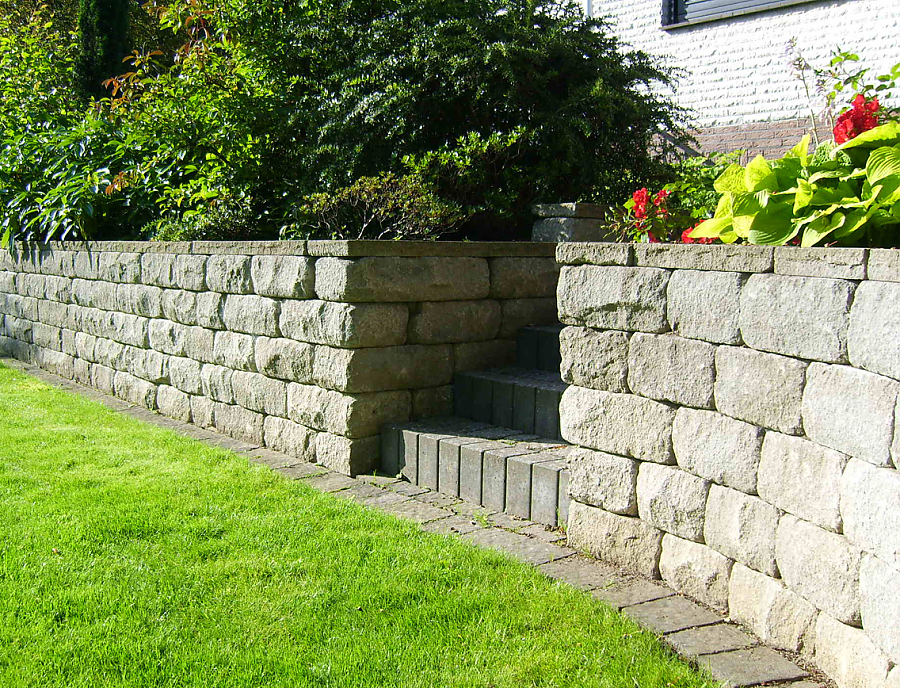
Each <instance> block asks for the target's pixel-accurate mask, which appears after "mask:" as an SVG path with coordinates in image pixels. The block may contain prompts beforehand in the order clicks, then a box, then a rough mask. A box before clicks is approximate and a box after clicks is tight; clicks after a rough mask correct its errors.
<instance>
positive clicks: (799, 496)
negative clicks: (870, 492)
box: [759, 432, 900, 533]
mask: <svg viewBox="0 0 900 688" xmlns="http://www.w3.org/2000/svg"><path fill="white" fill-rule="evenodd" d="M847 460H848V457H847V456H845V455H844V454H841V453H840V452H836V451H834V450H833V449H827V448H825V447H823V446H821V445H819V444H816V443H815V442H810V441H809V440H805V439H802V438H800V437H790V436H788V435H782V434H780V433H777V432H767V433H766V440H765V442H764V443H763V448H762V458H761V460H760V463H759V496H760V497H762V498H763V499H764V500H766V501H767V502H768V503H769V504H772V505H774V506H777V507H778V508H779V509H782V510H783V511H786V512H788V513H789V514H793V515H794V516H798V517H799V518H802V519H804V520H805V521H810V522H811V523H815V524H816V525H818V526H820V527H822V528H825V529H826V530H831V531H834V532H836V533H840V532H841V525H842V521H841V510H840V501H841V475H842V474H843V472H844V467H845V466H846V465H847ZM898 480H900V476H898ZM897 497H898V502H897V503H898V506H900V491H898V493H897ZM898 523H900V522H898Z"/></svg>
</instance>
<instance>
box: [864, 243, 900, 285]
mask: <svg viewBox="0 0 900 688" xmlns="http://www.w3.org/2000/svg"><path fill="white" fill-rule="evenodd" d="M867 263H868V264H867V266H866V267H867V268H868V270H867V273H868V274H867V277H868V278H869V279H870V280H878V281H881V282H900V250H898V249H895V248H872V249H869V260H868V262H867Z"/></svg>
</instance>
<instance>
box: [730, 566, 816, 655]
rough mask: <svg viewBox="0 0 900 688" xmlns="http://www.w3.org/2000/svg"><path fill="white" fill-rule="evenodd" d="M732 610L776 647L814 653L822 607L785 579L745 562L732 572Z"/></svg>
mask: <svg viewBox="0 0 900 688" xmlns="http://www.w3.org/2000/svg"><path fill="white" fill-rule="evenodd" d="M728 612H729V614H730V615H731V618H732V619H733V620H734V621H737V622H738V623H741V624H744V625H745V626H747V627H748V628H749V629H750V630H751V631H753V632H754V633H755V634H756V635H757V636H759V638H760V639H761V640H762V641H763V642H764V643H766V644H767V645H771V646H772V647H776V648H778V649H781V650H790V651H791V652H800V653H803V654H805V655H809V654H812V652H813V648H814V647H815V637H816V617H817V616H818V613H819V612H818V610H817V609H816V608H815V607H814V606H813V605H811V604H810V603H809V602H807V601H806V600H804V599H803V598H802V597H800V596H799V595H797V594H796V593H794V592H791V591H790V590H788V589H787V588H786V587H784V583H782V582H781V581H778V580H775V579H774V578H769V576H766V575H764V574H762V573H759V572H758V571H754V570H753V569H749V568H747V567H746V566H743V565H742V564H735V565H734V567H733V568H732V571H731V583H730V586H729V590H728Z"/></svg>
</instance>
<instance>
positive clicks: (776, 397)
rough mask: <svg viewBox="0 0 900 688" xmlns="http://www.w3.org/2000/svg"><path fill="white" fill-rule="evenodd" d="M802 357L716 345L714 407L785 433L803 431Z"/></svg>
mask: <svg viewBox="0 0 900 688" xmlns="http://www.w3.org/2000/svg"><path fill="white" fill-rule="evenodd" d="M807 365H808V364H807V363H806V362H805V361H798V360H795V359H793V358H788V357H786V356H776V355H775V354H765V353H760V352H758V351H753V350H751V349H743V348H739V347H731V346H720V347H719V348H718V349H716V388H715V398H716V408H718V409H719V411H721V412H722V413H724V414H726V415H729V416H731V417H733V418H738V419H740V420H743V421H747V422H748V423H753V424H755V425H761V426H763V427H765V428H771V429H772V430H778V431H779V432H783V433H786V434H789V435H799V434H801V432H802V431H803V421H802V414H801V404H802V401H803V388H804V385H805V384H806V368H807Z"/></svg>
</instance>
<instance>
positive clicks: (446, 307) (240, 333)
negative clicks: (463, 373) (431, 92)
mask: <svg viewBox="0 0 900 688" xmlns="http://www.w3.org/2000/svg"><path fill="white" fill-rule="evenodd" d="M556 279H557V268H556V262H555V260H554V258H553V245H550V244H525V243H516V244H512V243H504V244H479V243H469V244H466V243H449V242H448V243H440V244H438V243H430V242H329V241H323V242H308V243H307V242H240V243H224V242H223V243H216V242H194V243H151V242H142V243H132V242H106V243H95V244H73V243H66V244H53V245H45V246H41V247H25V248H24V250H22V251H21V252H20V253H18V254H17V255H15V256H10V255H9V254H8V253H6V252H5V251H4V252H3V253H0V354H5V355H8V356H14V357H16V358H19V359H22V360H25V361H30V362H33V363H35V364H37V365H39V366H41V367H42V368H46V369H47V370H50V371H52V372H54V373H57V374H59V375H62V376H63V377H67V378H72V379H75V380H77V381H78V382H80V383H82V384H85V385H91V386H93V387H96V388H98V389H100V390H102V391H104V392H107V393H111V394H115V395H116V396H118V397H121V398H122V399H125V400H126V401H129V402H132V403H134V404H139V405H142V406H146V407H148V408H150V409H154V410H157V411H159V412H160V413H162V414H164V415H168V416H171V417H173V418H178V419H179V420H183V421H187V422H193V423H196V424H197V425H201V426H204V427H213V428H215V429H217V430H219V431H220V432H223V433H226V434H229V435H232V436H234V437H236V438H238V439H242V440H246V441H248V442H251V443H255V444H259V445H265V446H267V447H271V448H272V449H275V450H278V451H282V452H285V453H288V454H291V455H294V456H296V457H298V458H301V459H303V460H308V461H318V462H320V463H323V464H325V465H326V466H328V467H330V468H332V469H334V470H338V471H342V472H345V473H348V474H357V473H361V472H368V471H370V470H372V469H373V468H374V467H375V466H377V464H378V451H379V439H378V433H379V430H380V429H381V426H382V425H383V424H384V423H387V422H392V421H406V420H409V419H411V418H417V417H422V416H432V415H442V414H449V413H451V412H452V408H453V404H452V386H451V382H452V378H453V374H454V372H456V371H460V370H468V369H471V368H488V367H491V366H496V365H502V364H505V363H507V362H509V361H511V360H513V358H514V356H515V340H514V337H515V333H516V330H517V329H518V328H519V327H522V326H524V325H528V324H534V323H545V322H555V320H556V301H555V298H554V293H555V287H556Z"/></svg>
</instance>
